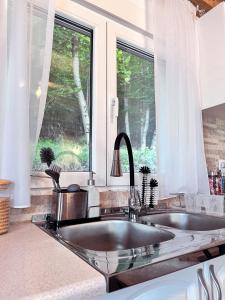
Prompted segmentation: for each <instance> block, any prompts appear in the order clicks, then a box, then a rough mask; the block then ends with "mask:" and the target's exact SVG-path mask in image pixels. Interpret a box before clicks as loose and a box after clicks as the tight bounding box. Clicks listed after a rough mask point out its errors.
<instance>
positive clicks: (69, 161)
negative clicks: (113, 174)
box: [33, 139, 156, 172]
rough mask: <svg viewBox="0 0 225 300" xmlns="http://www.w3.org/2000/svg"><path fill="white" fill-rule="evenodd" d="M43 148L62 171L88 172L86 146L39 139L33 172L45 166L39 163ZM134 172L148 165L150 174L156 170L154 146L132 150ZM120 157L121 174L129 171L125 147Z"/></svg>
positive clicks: (63, 141)
mask: <svg viewBox="0 0 225 300" xmlns="http://www.w3.org/2000/svg"><path fill="white" fill-rule="evenodd" d="M43 147H50V148H52V150H53V151H54V153H55V156H56V163H57V164H59V165H60V166H61V167H62V168H63V170H64V171H74V170H76V171H88V159H89V158H88V155H89V149H88V147H87V145H84V144H82V143H75V142H71V141H68V140H67V141H65V140H63V139H62V140H59V141H54V140H51V139H39V141H38V145H37V148H36V153H35V158H34V161H33V170H35V171H44V170H45V169H46V168H47V166H46V164H42V163H41V161H40V150H41V148H43ZM133 155H134V161H135V170H136V171H137V172H138V170H139V168H140V167H141V166H143V165H148V166H149V167H150V169H151V170H152V172H154V171H155V169H156V149H155V145H153V146H152V148H151V149H149V148H145V149H135V148H134V149H133ZM120 156H121V161H122V169H123V172H128V171H129V162H128V156H127V150H126V147H125V146H124V147H121V150H120Z"/></svg>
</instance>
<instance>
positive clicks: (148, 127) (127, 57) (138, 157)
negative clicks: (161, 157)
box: [117, 43, 156, 172]
mask: <svg viewBox="0 0 225 300" xmlns="http://www.w3.org/2000/svg"><path fill="white" fill-rule="evenodd" d="M117 96H118V98H119V116H118V124H117V130H118V133H119V132H122V131H123V132H126V133H127V134H128V136H129V137H130V139H131V144H132V148H133V154H134V162H135V170H136V171H138V170H139V168H140V167H141V166H143V165H147V166H149V167H150V168H151V170H152V172H155V171H156V119H155V94H154V62H153V59H152V58H151V57H150V56H148V55H147V54H145V53H143V52H141V51H138V50H134V49H129V48H128V47H126V46H125V45H121V43H120V44H118V45H117ZM121 156H122V163H123V166H122V167H123V170H124V172H127V171H128V169H129V167H128V166H129V164H128V157H127V153H126V149H125V146H123V147H122V149H121Z"/></svg>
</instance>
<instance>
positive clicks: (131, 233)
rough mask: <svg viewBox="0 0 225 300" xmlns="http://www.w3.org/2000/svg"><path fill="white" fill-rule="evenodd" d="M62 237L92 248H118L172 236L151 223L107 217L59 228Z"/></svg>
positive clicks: (140, 245)
mask: <svg viewBox="0 0 225 300" xmlns="http://www.w3.org/2000/svg"><path fill="white" fill-rule="evenodd" d="M60 234H61V236H62V238H63V239H64V240H65V241H67V242H69V243H70V244H72V245H74V246H75V247H76V246H79V247H80V248H83V249H88V250H94V251H117V250H126V249H132V248H138V247H144V246H148V245H152V244H158V243H161V242H165V241H168V240H170V239H172V238H174V234H173V233H171V232H168V231H165V230H161V229H159V228H155V227H152V226H146V225H143V224H139V223H132V222H128V221H122V220H107V221H101V222H93V223H86V224H79V225H72V226H67V227H62V228H60Z"/></svg>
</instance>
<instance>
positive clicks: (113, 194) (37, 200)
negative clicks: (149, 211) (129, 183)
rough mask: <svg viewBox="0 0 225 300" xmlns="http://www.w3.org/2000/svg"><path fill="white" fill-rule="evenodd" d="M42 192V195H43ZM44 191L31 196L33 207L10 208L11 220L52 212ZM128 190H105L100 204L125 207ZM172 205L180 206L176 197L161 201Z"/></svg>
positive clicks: (12, 221)
mask: <svg viewBox="0 0 225 300" xmlns="http://www.w3.org/2000/svg"><path fill="white" fill-rule="evenodd" d="M41 194H42V195H41ZM47 194H48V195H46V192H45V193H44V192H43V191H42V192H41V191H40V195H38V192H36V195H33V196H32V197H31V207H29V208H11V209H10V222H11V223H15V222H25V221H30V220H31V217H32V215H35V214H44V213H51V201H52V195H51V193H47ZM128 195H129V193H128V192H127V191H104V192H100V206H101V208H111V207H123V206H127V205H128ZM171 206H180V202H179V200H178V199H177V198H176V197H173V198H167V199H162V200H160V201H159V204H158V207H159V208H163V209H166V208H169V207H171Z"/></svg>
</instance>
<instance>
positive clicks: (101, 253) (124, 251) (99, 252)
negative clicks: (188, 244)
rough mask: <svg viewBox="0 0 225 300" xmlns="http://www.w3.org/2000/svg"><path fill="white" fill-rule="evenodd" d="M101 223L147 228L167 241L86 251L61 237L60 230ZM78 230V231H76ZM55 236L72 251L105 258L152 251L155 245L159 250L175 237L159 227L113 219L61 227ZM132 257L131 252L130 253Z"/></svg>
mask: <svg viewBox="0 0 225 300" xmlns="http://www.w3.org/2000/svg"><path fill="white" fill-rule="evenodd" d="M102 223H128V224H133V225H134V226H137V227H143V228H148V229H149V233H151V231H153V232H155V233H157V232H158V233H163V234H167V235H168V239H166V240H164V241H161V242H160V241H158V240H157V241H156V242H155V243H152V242H151V243H149V244H145V245H142V246H137V247H129V248H124V249H113V250H94V249H88V248H87V247H83V246H80V245H79V244H77V243H73V242H72V241H70V240H68V239H66V238H65V237H64V236H63V235H62V229H63V228H68V227H70V228H71V227H75V228H76V229H78V227H82V228H83V227H85V226H88V225H89V226H90V225H91V224H94V225H95V224H97V225H100V224H102ZM78 230H79V229H78ZM57 235H58V238H60V239H61V240H62V241H63V242H65V243H66V244H68V245H70V246H71V247H73V248H74V249H77V250H78V251H79V252H84V253H85V254H87V253H90V254H91V255H98V256H105V255H104V254H105V253H106V252H107V253H117V254H121V255H123V256H124V255H128V256H130V253H129V252H132V251H134V250H138V249H145V250H146V248H147V247H150V248H151V247H152V249H155V247H156V245H157V248H159V245H160V244H161V243H166V242H168V241H171V240H173V239H174V238H175V237H176V235H175V234H174V233H172V232H171V231H169V230H167V229H163V228H159V227H155V226H150V225H148V224H143V223H142V222H131V221H128V220H118V219H113V220H102V221H96V222H91V223H82V224H76V225H69V226H64V227H61V228H59V229H58V230H57ZM169 236H170V237H169ZM132 255H133V252H132Z"/></svg>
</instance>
